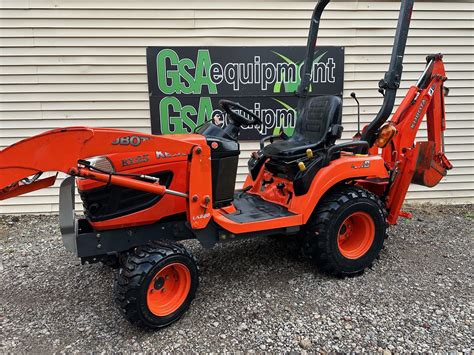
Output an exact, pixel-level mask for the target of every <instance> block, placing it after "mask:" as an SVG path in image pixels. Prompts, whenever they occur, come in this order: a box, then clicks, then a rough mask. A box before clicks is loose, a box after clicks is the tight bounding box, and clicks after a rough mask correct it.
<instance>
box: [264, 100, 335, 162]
mask: <svg viewBox="0 0 474 355" xmlns="http://www.w3.org/2000/svg"><path fill="white" fill-rule="evenodd" d="M341 113H342V100H341V98H340V97H338V96H316V97H310V98H308V99H307V100H306V102H305V105H304V107H303V109H302V111H301V115H300V117H299V118H298V119H297V121H296V126H295V132H294V134H293V135H292V136H291V137H290V138H288V139H287V140H279V141H276V142H274V143H272V144H269V145H267V146H266V147H265V148H264V149H263V154H264V155H265V156H266V157H269V158H272V157H273V158H278V159H285V160H286V159H288V158H293V157H297V156H300V155H304V154H306V150H307V149H313V150H314V149H318V148H323V147H327V146H331V145H333V144H334V143H335V141H336V139H338V138H340V137H341V133H342V126H341Z"/></svg>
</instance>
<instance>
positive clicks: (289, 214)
mask: <svg viewBox="0 0 474 355" xmlns="http://www.w3.org/2000/svg"><path fill="white" fill-rule="evenodd" d="M329 1H330V0H320V1H319V2H318V3H317V5H316V8H315V10H314V12H313V16H312V18H311V25H310V30H309V38H308V43H307V51H306V58H305V65H304V67H303V70H302V78H301V84H300V86H299V88H298V90H297V92H296V95H297V96H298V97H299V103H298V108H297V113H298V118H297V122H296V127H295V133H294V134H293V135H292V136H291V137H288V136H286V135H284V134H281V135H275V136H271V137H267V138H264V139H263V140H262V141H261V142H260V149H259V150H258V151H257V152H254V153H253V154H252V155H251V157H250V160H249V162H248V167H249V174H248V176H247V179H246V181H245V183H244V186H243V188H242V189H241V190H237V191H235V182H236V173H237V165H238V158H239V153H240V150H239V142H238V137H239V131H240V129H241V127H243V126H250V125H253V126H255V125H258V124H260V123H261V121H260V118H259V117H258V116H257V115H255V114H254V113H253V112H252V111H251V110H249V109H247V108H245V107H243V106H242V105H240V104H239V103H236V102H232V101H228V100H221V102H220V105H221V106H222V109H223V114H224V115H226V116H227V117H226V121H228V122H229V124H228V125H227V126H225V127H224V128H222V127H218V126H216V125H215V124H213V122H212V121H209V122H207V123H205V124H204V125H202V126H201V127H200V128H199V129H198V130H197V131H196V132H195V133H193V134H185V135H162V136H157V135H150V134H143V133H137V132H131V131H124V130H118V129H107V128H89V127H69V128H60V129H55V130H52V131H49V132H46V133H43V134H40V135H37V136H34V137H31V138H28V139H24V140H22V141H20V142H18V143H16V144H14V145H12V146H10V147H8V148H5V149H4V150H2V151H0V199H7V198H10V197H14V196H18V195H21V194H24V193H27V192H30V191H33V190H37V189H41V188H45V187H48V186H50V185H52V184H53V183H54V181H55V179H56V176H50V177H43V178H41V174H42V173H44V172H64V173H66V174H68V175H69V177H67V178H66V179H65V180H64V181H63V182H62V184H61V189H60V228H61V233H62V238H63V241H64V245H65V247H66V248H67V249H68V250H70V251H72V252H74V253H75V254H76V255H77V256H78V257H80V258H81V260H82V261H83V262H91V263H92V262H99V261H100V262H103V263H106V264H110V265H112V266H116V267H118V268H119V271H118V276H117V280H116V285H115V299H116V302H117V305H118V307H119V308H120V310H121V311H122V313H123V315H124V316H125V317H126V318H127V319H128V320H129V321H131V322H132V323H134V324H137V325H139V326H144V327H150V328H160V327H164V326H166V325H169V324H171V323H172V322H174V321H176V320H177V319H178V318H179V317H180V316H181V315H183V313H184V312H185V311H186V310H187V309H188V307H189V305H190V303H191V301H192V300H193V298H194V296H195V293H196V289H197V287H198V269H197V266H196V262H195V260H194V259H193V257H192V256H191V255H190V253H189V252H188V251H187V250H186V249H185V248H184V247H183V245H181V244H179V241H180V240H184V239H191V238H195V239H197V240H198V241H199V242H200V243H201V244H202V245H203V246H204V247H206V248H210V247H212V246H214V245H215V244H216V243H220V242H228V241H234V240H241V239H244V238H247V237H262V236H272V235H279V236H285V235H287V236H293V238H300V240H301V245H302V251H303V253H304V254H305V255H306V256H307V257H308V258H309V259H311V260H313V261H314V263H315V264H316V265H317V266H318V268H319V269H320V270H322V271H324V272H326V273H329V274H332V275H338V276H344V275H354V274H358V273H360V272H362V271H363V270H364V269H365V268H367V267H368V266H370V265H371V263H372V262H373V261H374V259H376V258H377V256H378V254H379V252H380V250H381V248H382V246H383V243H384V239H385V236H386V230H387V227H388V225H393V224H395V223H396V222H397V219H398V217H399V216H404V217H409V214H408V213H405V212H402V211H401V206H402V203H403V201H404V199H405V195H406V193H407V190H408V187H409V185H410V183H415V184H420V185H424V186H429V187H432V186H435V185H436V184H438V183H439V181H440V180H441V179H442V178H443V177H444V176H445V175H446V171H447V170H448V169H451V168H452V166H451V164H450V162H449V161H448V159H447V158H446V156H445V154H444V143H443V131H444V130H445V105H444V97H445V95H446V94H447V88H446V87H444V82H445V81H446V79H447V78H446V74H445V70H444V65H443V61H442V55H440V54H436V55H430V56H428V57H427V65H426V69H425V70H424V72H423V73H422V75H421V77H420V79H419V81H418V82H417V83H416V85H414V86H412V87H411V88H410V89H409V90H408V92H407V95H406V97H405V98H404V99H403V101H402V102H401V104H400V106H399V108H398V110H397V111H396V112H395V114H394V115H393V116H392V118H391V120H390V121H388V122H387V120H388V118H389V116H390V115H391V112H392V109H393V106H394V102H395V97H396V92H397V89H398V88H399V85H400V80H401V75H402V62H403V56H404V52H405V47H406V41H407V37H408V29H409V24H410V20H411V14H412V10H413V3H414V0H402V1H401V8H400V14H399V19H398V25H397V30H396V35H395V41H394V46H393V53H392V56H391V61H390V67H389V69H388V71H387V73H386V74H385V77H384V78H383V79H382V80H381V81H380V83H379V87H380V88H379V91H380V92H381V93H382V94H383V95H384V99H383V105H382V107H381V109H380V111H379V112H378V114H377V115H376V117H375V118H374V120H373V121H372V122H371V123H370V124H368V125H367V126H366V127H365V128H364V129H363V131H362V133H361V134H358V135H356V136H354V138H353V140H352V141H349V142H344V143H339V144H338V143H337V140H338V139H339V138H340V137H341V133H342V130H343V127H342V125H341V110H342V103H341V99H340V98H339V97H337V96H310V95H308V91H309V90H308V87H309V83H310V79H311V67H312V65H311V64H312V63H313V60H314V58H313V57H314V52H315V45H316V39H317V33H318V28H319V22H320V18H321V15H322V13H323V10H324V8H325V7H326V5H327V4H328V3H329ZM353 96H355V95H353ZM424 117H426V122H427V129H428V139H427V141H424V142H415V138H416V134H417V131H418V129H419V127H420V124H421V123H422V120H423V118H424ZM76 184H77V188H78V190H79V194H80V196H81V199H82V202H83V205H84V213H85V218H76V216H75V212H74V203H75V202H74V196H75V185H76Z"/></svg>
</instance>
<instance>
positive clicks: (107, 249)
mask: <svg viewBox="0 0 474 355" xmlns="http://www.w3.org/2000/svg"><path fill="white" fill-rule="evenodd" d="M74 206H75V178H74V177H72V176H70V177H68V178H66V179H65V180H64V181H63V182H62V184H61V188H60V192H59V224H60V229H61V235H62V240H63V244H64V246H65V248H66V249H67V250H69V251H70V252H72V253H74V254H75V255H76V256H77V257H80V258H82V259H83V260H87V261H89V262H94V261H95V262H97V261H101V257H103V256H108V255H117V254H118V253H120V252H123V251H126V250H130V249H131V248H133V247H137V246H140V245H144V244H146V243H148V242H151V241H153V240H162V239H166V240H174V241H179V240H183V239H192V238H195V235H194V234H193V232H192V231H191V230H190V229H189V228H188V227H187V226H186V223H185V221H173V222H163V223H159V222H158V223H155V224H150V225H145V226H139V227H130V228H122V229H112V230H105V231H98V230H95V229H93V228H92V226H91V225H90V223H89V222H88V221H87V220H86V219H83V218H76V214H75V210H74Z"/></svg>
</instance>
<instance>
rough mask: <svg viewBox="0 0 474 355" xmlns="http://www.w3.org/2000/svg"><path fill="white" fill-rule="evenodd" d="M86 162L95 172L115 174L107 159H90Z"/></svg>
mask: <svg viewBox="0 0 474 355" xmlns="http://www.w3.org/2000/svg"><path fill="white" fill-rule="evenodd" d="M86 160H87V161H88V162H89V163H90V165H91V166H92V167H94V168H96V169H97V170H100V171H105V172H107V173H115V169H114V166H113V164H112V162H111V161H110V160H109V159H108V158H107V157H92V158H88V159H86Z"/></svg>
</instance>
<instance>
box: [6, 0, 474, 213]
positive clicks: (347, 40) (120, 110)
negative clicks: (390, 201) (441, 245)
mask: <svg viewBox="0 0 474 355" xmlns="http://www.w3.org/2000/svg"><path fill="white" fill-rule="evenodd" d="M313 6H314V2H313V1H261V0H255V1H252V2H249V1H245V2H244V1H200V2H197V1H196V2H188V1H186V2H183V1H164V0H120V1H117V0H113V1H112V0H0V149H3V148H4V147H6V146H8V145H10V144H12V143H15V142H17V141H18V140H20V139H22V138H26V137H29V136H31V135H34V134H38V133H41V132H43V131H45V130H48V129H52V128H56V127H63V126H72V125H88V126H100V127H116V128H124V129H131V130H137V131H142V132H149V131H150V121H149V104H148V91H147V90H148V87H147V74H146V57H145V47H147V46H199V45H202V46H241V45H245V46H254V45H255V46H271V45H304V44H305V41H306V35H307V28H308V25H309V18H310V16H311V11H312V8H313ZM398 8H399V2H397V1H394V2H380V1H371V2H358V1H352V2H351V1H349V2H333V3H331V4H330V5H329V6H328V9H327V11H326V12H325V13H324V15H323V20H322V22H321V31H320V40H319V42H318V44H319V45H342V46H345V47H346V49H345V54H346V56H345V83H344V116H343V123H344V126H345V132H344V136H343V138H344V139H347V138H349V137H351V136H352V135H353V134H354V133H355V130H356V112H357V109H356V106H355V104H354V102H353V100H352V99H351V98H350V97H349V94H350V92H351V91H356V92H357V94H358V96H359V98H360V101H361V105H362V107H361V113H362V122H363V123H368V122H369V121H371V120H372V119H373V117H374V116H375V114H376V113H377V111H378V109H379V107H380V104H381V102H382V99H381V96H380V94H379V93H378V92H377V88H378V87H377V83H378V81H379V80H380V79H381V78H382V77H383V73H384V72H385V70H386V69H387V67H388V62H389V57H390V52H391V45H392V43H393V35H394V29H395V26H396V19H397V16H398ZM473 16H474V9H473V3H472V2H451V1H450V2H416V3H415V11H414V13H413V21H412V26H411V30H410V35H409V40H408V47H407V50H406V53H407V54H406V57H405V61H404V63H405V71H404V74H403V84H402V89H401V90H400V91H399V93H398V97H399V98H398V101H397V102H399V101H400V99H401V98H402V97H403V95H404V94H405V92H406V89H407V87H408V86H409V85H412V84H413V83H414V82H415V81H416V79H417V78H418V76H419V74H420V73H421V72H422V70H423V68H424V60H425V56H426V55H427V54H432V53H438V52H442V53H444V54H445V62H446V69H447V73H448V77H449V81H448V82H447V86H448V87H449V88H450V89H451V93H450V96H449V97H448V98H447V100H446V104H447V107H446V110H447V126H448V130H447V131H446V151H447V156H448V158H449V159H450V160H451V161H452V163H453V165H454V166H455V168H454V169H453V170H452V171H451V172H449V176H448V177H447V178H446V179H444V180H443V181H442V182H441V183H440V184H439V185H438V186H437V187H436V188H433V189H427V188H423V187H420V186H412V188H411V189H410V193H409V195H408V197H407V198H408V199H409V200H410V201H433V202H448V203H462V202H471V203H472V202H473V200H474V167H473V163H474V120H473V113H474V92H473V87H474V38H473V34H474V31H473V26H474V18H473ZM419 137H420V138H421V139H423V138H424V137H426V131H425V130H422V131H420V133H419ZM241 146H242V154H241V159H240V164H239V170H238V173H239V175H238V182H239V184H240V183H241V182H242V181H243V179H244V177H245V174H246V172H247V168H246V161H247V158H248V156H249V154H250V152H251V151H252V150H255V149H256V147H257V144H256V142H242V144H241ZM49 159H54V157H49ZM58 185H59V183H57V184H56V186H55V187H52V188H49V189H45V190H40V191H36V192H33V193H31V194H28V195H25V196H21V197H18V198H14V199H10V200H6V201H1V202H0V213H39V212H41V213H46V212H56V211H57V210H58V192H59V191H58V187H57V186H58Z"/></svg>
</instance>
